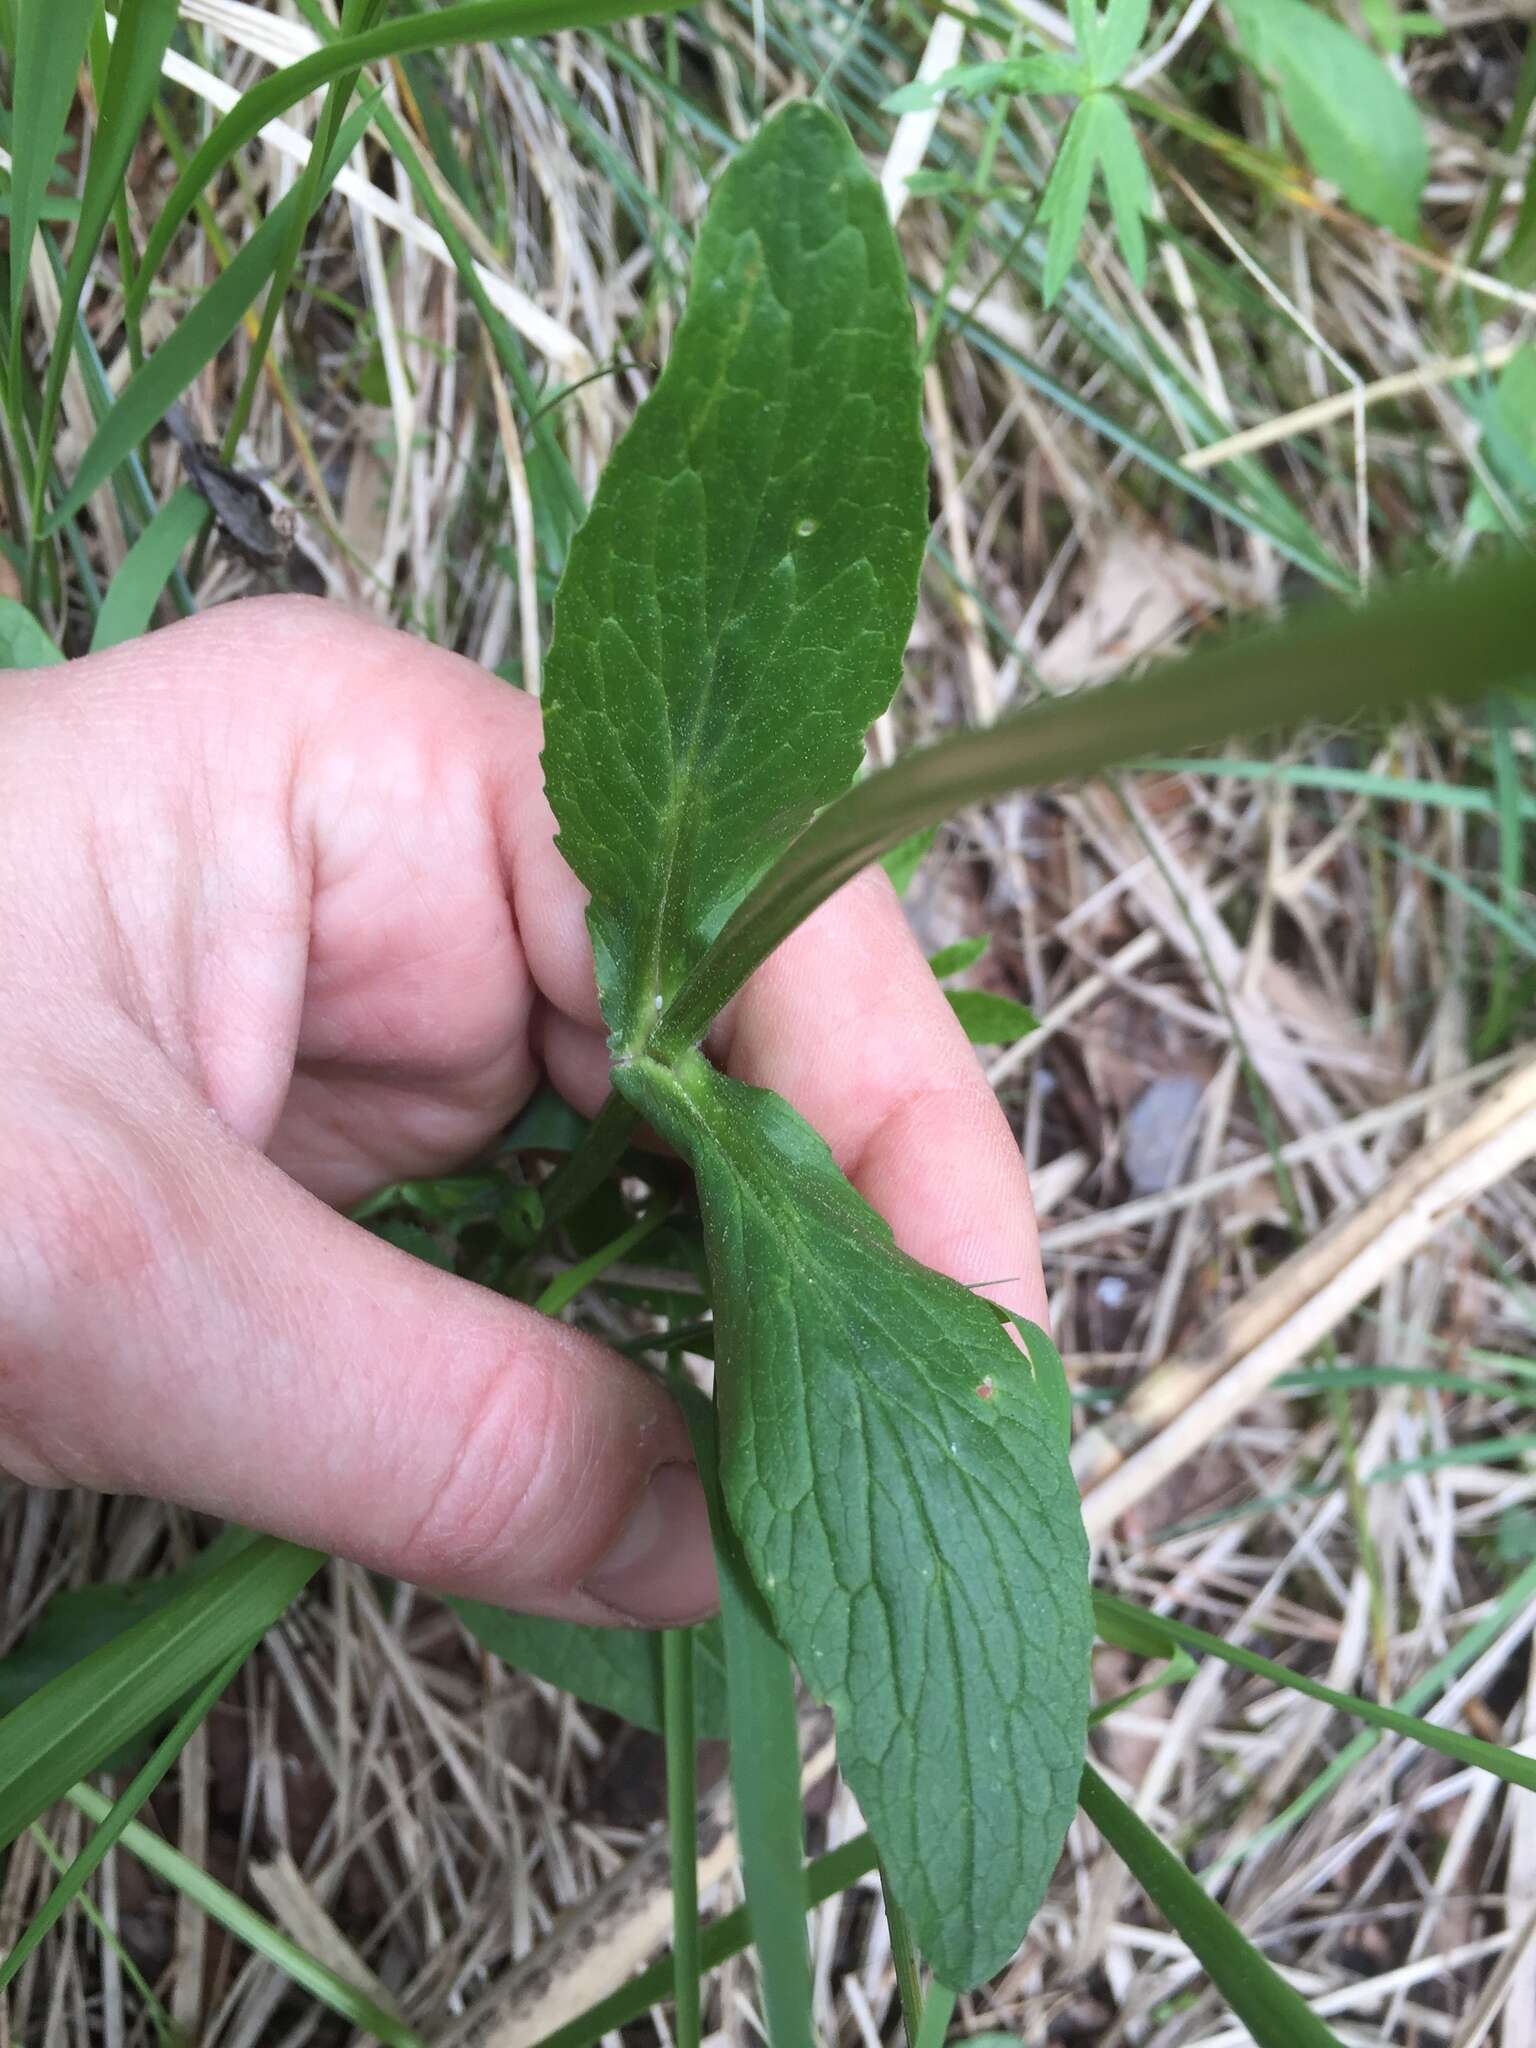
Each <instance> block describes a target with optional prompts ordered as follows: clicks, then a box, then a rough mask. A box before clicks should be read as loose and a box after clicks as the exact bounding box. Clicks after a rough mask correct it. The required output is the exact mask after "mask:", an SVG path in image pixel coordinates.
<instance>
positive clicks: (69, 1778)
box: [0, 1536, 324, 1848]
mask: <svg viewBox="0 0 1536 2048" xmlns="http://www.w3.org/2000/svg"><path fill="white" fill-rule="evenodd" d="M323 1561H324V1560H323V1559H322V1558H321V1556H320V1553H319V1552H318V1551H315V1550H300V1549H298V1548H297V1547H296V1546H295V1545H293V1544H291V1543H279V1542H278V1541H277V1539H276V1538H275V1537H271V1536H258V1537H255V1538H253V1539H252V1541H251V1542H250V1543H249V1544H247V1546H246V1547H245V1548H244V1549H243V1550H242V1551H240V1553H239V1554H238V1555H237V1556H236V1557H233V1558H231V1559H230V1561H229V1563H228V1564H226V1565H223V1566H221V1567H220V1568H219V1570H218V1571H216V1572H214V1573H212V1574H211V1575H210V1576H209V1577H208V1578H207V1579H205V1580H204V1581H203V1582H202V1583H201V1584H200V1585H198V1586H195V1587H193V1588H191V1589H190V1590H189V1591H187V1592H186V1593H183V1594H181V1595H180V1596H179V1597H178V1598H177V1599H175V1600H172V1601H169V1602H168V1603H167V1604H166V1605H165V1606H164V1607H162V1608H160V1609H159V1611H158V1612H157V1613H154V1614H151V1615H150V1616H149V1617H148V1618H147V1619H146V1620H144V1621H141V1622H139V1623H138V1624H137V1625H136V1626H135V1627H133V1628H130V1629H125V1630H124V1631H123V1633H122V1634H121V1635H120V1636H117V1637H116V1638H114V1640H113V1641H112V1642H110V1643H107V1644H104V1645H103V1647H102V1648H101V1649H99V1650H94V1651H92V1653H91V1654H90V1655H89V1656H88V1657H82V1658H81V1660H80V1662H79V1663H78V1664H76V1665H73V1666H72V1667H71V1668H70V1669H69V1670H68V1671H65V1672H61V1673H60V1675H59V1676H58V1677H57V1678H55V1679H52V1680H50V1681H49V1683H48V1684H47V1685H45V1686H42V1687H41V1688H40V1689H39V1690H38V1691H37V1692H35V1693H33V1695H32V1697H31V1698H30V1699H28V1700H25V1701H24V1702H23V1703H22V1705H20V1706H19V1707H16V1708H14V1709H13V1710H12V1712H10V1713H9V1714H7V1715H6V1716H5V1718H4V1719H3V1720H0V1848H5V1847H7V1846H8V1845H9V1844H10V1843H12V1842H14V1841H15V1839H16V1837H17V1836H18V1835H19V1834H20V1833H21V1831H22V1829H23V1828H24V1827H26V1826H27V1825H28V1824H29V1823H30V1822H32V1821H34V1820H36V1819H37V1817H38V1815H39V1814H40V1813H43V1812H45V1811H46V1810H47V1808H48V1807H50V1806H51V1805H52V1804H53V1802H54V1800H56V1799H58V1798H60V1797H62V1795H63V1794H64V1793H65V1792H67V1791H68V1790H69V1788H70V1786H72V1785H74V1784H75V1783H76V1782H77V1781H78V1780H79V1779H81V1778H83V1777H85V1776H86V1775H87V1773H89V1772H90V1771H93V1770H95V1769H96V1767H97V1766H98V1765H99V1764H100V1763H101V1761H102V1759H103V1758H104V1757H108V1756H111V1755H112V1753H113V1752H114V1750H116V1749H118V1748H120V1747H121V1746H122V1744H123V1743H125V1742H127V1741H128V1740H129V1738H130V1737H131V1736H134V1735H137V1734H138V1733H139V1731H140V1729H142V1728H147V1727H148V1726H149V1725H150V1723H151V1722H153V1721H157V1720H158V1719H159V1718H160V1716H161V1715H162V1714H164V1713H166V1712H167V1711H168V1710H169V1709H170V1708H172V1707H174V1706H175V1705H176V1703H177V1702H178V1701H179V1700H181V1699H182V1698H184V1697H185V1695H186V1693H187V1692H188V1691H189V1690H190V1689H191V1687H193V1686H194V1685H196V1684H197V1683H198V1681H199V1680H200V1679H202V1678H204V1677H206V1676H207V1674H208V1672H209V1671H211V1670H212V1669H213V1668H214V1666H215V1665H217V1664H220V1663H222V1662H223V1660H224V1659H225V1658H226V1657H229V1656H231V1655H233V1653H234V1652H235V1651H236V1650H237V1649H240V1648H242V1647H243V1646H244V1645H245V1644H248V1643H250V1642H251V1641H252V1640H253V1639H254V1638H255V1637H257V1636H259V1635H261V1634H262V1633H263V1632H264V1631H265V1630H266V1629H268V1628H270V1627H271V1625H272V1623H273V1622H274V1621H276V1619H277V1617H278V1616H279V1615H280V1614H281V1613H282V1612H283V1610H284V1609H285V1608H286V1607H287V1606H288V1604H289V1602H290V1601H292V1600H293V1599H294V1597H295V1596H296V1595H297V1594H298V1593H299V1592H300V1591H301V1589H302V1588H303V1587H304V1586H305V1585H306V1584H307V1583H308V1582H309V1580H310V1579H311V1578H313V1576H314V1574H315V1573H316V1572H317V1571H318V1570H319V1568H320V1566H321V1564H322V1563H323Z"/></svg>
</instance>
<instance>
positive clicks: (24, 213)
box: [10, 0, 101, 463]
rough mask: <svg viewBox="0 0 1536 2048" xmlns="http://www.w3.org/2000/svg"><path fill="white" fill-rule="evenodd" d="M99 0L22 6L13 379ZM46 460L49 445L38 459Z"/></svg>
mask: <svg viewBox="0 0 1536 2048" xmlns="http://www.w3.org/2000/svg"><path fill="white" fill-rule="evenodd" d="M100 6H101V0H55V4H54V5H51V6H43V5H41V4H40V0H34V4H32V5H29V6H24V7H23V8H22V10H21V22H20V26H19V28H18V30H17V35H16V70H15V78H14V87H15V100H14V107H15V119H14V121H13V124H12V129H11V246H10V267H11V309H10V310H11V381H12V385H13V387H14V386H15V385H16V384H17V383H19V379H20V370H21V363H22V336H21V309H22V305H23V303H24V301H25V299H26V292H27V269H28V263H29V260H30V258H31V255H32V241H33V237H34V236H35V235H36V233H37V223H38V220H39V218H40V216H41V213H42V205H43V194H44V192H45V191H46V190H47V187H48V179H49V176H50V175H51V173H52V171H53V162H54V158H55V157H56V156H57V155H58V152H59V145H60V144H61V142H63V140H64V132H65V131H64V124H65V122H66V120H67V119H68V117H69V109H70V106H71V103H72V102H73V100H74V97H75V80H76V79H77V78H78V76H79V73H80V66H81V65H82V64H83V63H84V62H85V46H86V42H87V39H88V38H89V36H90V32H91V23H92V22H93V21H94V20H95V19H96V15H97V13H98V11H99V9H100ZM40 459H41V460H42V461H43V462H45V463H46V460H47V451H46V450H44V451H43V452H42V455H41V458H40Z"/></svg>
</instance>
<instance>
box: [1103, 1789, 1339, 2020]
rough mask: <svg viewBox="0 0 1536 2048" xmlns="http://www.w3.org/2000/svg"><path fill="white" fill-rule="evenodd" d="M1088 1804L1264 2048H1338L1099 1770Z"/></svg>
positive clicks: (1116, 1848)
mask: <svg viewBox="0 0 1536 2048" xmlns="http://www.w3.org/2000/svg"><path fill="white" fill-rule="evenodd" d="M1082 1805H1083V1811H1084V1813H1086V1814H1087V1816H1088V1818H1089V1819H1090V1820H1091V1821H1092V1822H1093V1824H1094V1826H1095V1827H1096V1828H1097V1829H1098V1831H1099V1833H1100V1834H1101V1835H1102V1836H1103V1837H1104V1839H1105V1841H1106V1842H1108V1843H1109V1845H1110V1847H1111V1848H1112V1849H1113V1850H1114V1852H1115V1854H1116V1855H1117V1856H1118V1857H1119V1858H1120V1859H1121V1861H1122V1862H1123V1863H1125V1864H1126V1865H1127V1866H1128V1867H1129V1869H1130V1871H1131V1874H1132V1876H1133V1877H1135V1879H1136V1881H1137V1883H1138V1884H1140V1886H1141V1888H1142V1890H1143V1891H1144V1892H1145V1893H1146V1895H1147V1897H1148V1898H1149V1899H1150V1900H1151V1901H1152V1903H1153V1904H1154V1905H1155V1906H1156V1907H1157V1908H1158V1910H1159V1911H1160V1912H1161V1913H1162V1914H1163V1915H1164V1917H1165V1918H1166V1919H1167V1921H1168V1923H1169V1925H1170V1926H1171V1927H1173V1928H1174V1929H1175V1931H1176V1932H1177V1933H1178V1934H1179V1935H1180V1936H1181V1937H1182V1939H1183V1940H1184V1941H1185V1942H1186V1943H1187V1944H1188V1946H1189V1947H1190V1949H1191V1950H1192V1951H1193V1952H1194V1954H1195V1955H1196V1956H1197V1957H1198V1958H1199V1960H1200V1962H1201V1964H1202V1965H1203V1966H1204V1968H1205V1971H1206V1973H1207V1975H1208V1976H1209V1977H1210V1979H1211V1982H1212V1983H1213V1984H1214V1985H1215V1986H1216V1987H1217V1989H1218V1990H1219V1991H1220V1992H1221V1994H1222V1996H1223V1997H1224V1998H1225V1999H1226V2001H1227V2003H1228V2005H1230V2006H1231V2008H1232V2010H1233V2011H1234V2012H1235V2013H1236V2014H1237V2016H1238V2018H1239V2019H1240V2020H1241V2021H1242V2023H1243V2025H1244V2026H1245V2027H1246V2028H1247V2029H1248V2031H1249V2033H1251V2034H1252V2036H1253V2038H1254V2040H1255V2041H1256V2042H1257V2043H1258V2048H1339V2041H1338V2037H1337V2035H1335V2034H1332V2033H1330V2032H1329V2030H1328V2028H1327V2027H1325V2026H1324V2025H1323V2023H1322V2021H1321V2020H1320V2019H1319V2018H1318V2017H1317V2015H1316V2014H1315V2013H1314V2012H1313V2011H1312V2009H1311V2007H1310V2006H1309V2005H1308V2004H1307V2002H1306V2000H1305V1999H1304V1998H1302V1997H1301V1996H1300V1994H1299V1993H1298V1992H1296V1991H1293V1990H1292V1989H1291V1987H1290V1985H1289V1984H1287V1983H1286V1981H1285V1979H1284V1978H1283V1977H1282V1976H1281V1975H1280V1974H1279V1972H1278V1971H1277V1970H1276V1969H1275V1968H1274V1967H1273V1966H1272V1965H1271V1964H1270V1963H1269V1961H1268V1960H1267V1959H1266V1958H1265V1957H1264V1956H1263V1955H1261V1954H1260V1952H1259V1951H1258V1949H1256V1948H1255V1947H1254V1946H1253V1944H1252V1942H1250V1941H1249V1940H1248V1938H1247V1937H1246V1935H1244V1934H1243V1933H1242V1932H1241V1931H1240V1930H1239V1929H1238V1927H1237V1926H1236V1925H1235V1924H1234V1923H1233V1922H1232V1921H1231V1920H1229V1919H1228V1918H1227V1916H1226V1914H1225V1913H1224V1912H1223V1911H1222V1909H1221V1907H1220V1906H1218V1905H1217V1903H1216V1901H1215V1900H1214V1899H1213V1898H1212V1897H1211V1896H1210V1894H1209V1893H1208V1892H1207V1891H1205V1889H1204V1888H1203V1887H1202V1886H1201V1885H1200V1884H1199V1883H1198V1882H1197V1881H1196V1880H1195V1878H1194V1877H1192V1876H1191V1875H1190V1873H1189V1871H1188V1870H1186V1869H1185V1867H1184V1865H1183V1864H1182V1863H1181V1862H1180V1861H1179V1859H1178V1857H1177V1856H1175V1855H1174V1853H1173V1851H1172V1850H1171V1849H1170V1848H1168V1847H1167V1846H1166V1845H1165V1844H1164V1843H1163V1842H1161V1841H1159V1840H1158V1838H1157V1836H1156V1835H1155V1834H1153V1832H1152V1830H1151V1829H1150V1828H1149V1827H1148V1826H1147V1824H1146V1822H1145V1821H1144V1820H1143V1819H1142V1818H1141V1817H1140V1815H1139V1814H1137V1813H1135V1812H1133V1810H1132V1809H1131V1808H1130V1807H1129V1806H1127V1805H1126V1803H1125V1801H1124V1800H1123V1799H1122V1798H1121V1797H1120V1795H1119V1794H1118V1793H1117V1792H1115V1791H1113V1790H1112V1789H1111V1787H1110V1786H1109V1785H1107V1784H1106V1783H1105V1781H1104V1779H1103V1778H1101V1777H1100V1776H1099V1773H1098V1772H1097V1771H1096V1770H1095V1769H1094V1768H1093V1766H1092V1764H1089V1765H1088V1766H1087V1767H1086V1768H1085V1769H1084V1771H1083V1784H1082Z"/></svg>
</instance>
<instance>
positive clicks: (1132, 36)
mask: <svg viewBox="0 0 1536 2048" xmlns="http://www.w3.org/2000/svg"><path fill="white" fill-rule="evenodd" d="M1151 13H1152V0H1108V4H1107V5H1106V7H1105V8H1104V11H1103V13H1102V14H1101V13H1100V12H1099V8H1098V4H1097V0H1074V4H1073V8H1072V24H1073V34H1074V35H1075V37H1076V39H1077V45H1078V48H1079V49H1080V50H1081V51H1082V53H1083V55H1084V57H1085V58H1086V59H1087V61H1088V67H1089V69H1090V71H1091V72H1092V73H1093V82H1094V84H1095V85H1113V84H1114V83H1115V82H1116V80H1117V79H1118V78H1119V77H1120V76H1121V74H1122V73H1123V72H1124V71H1126V70H1127V69H1128V68H1129V66H1130V62H1131V59H1132V58H1133V57H1134V56H1135V55H1136V52H1137V51H1138V50H1139V49H1140V48H1141V41H1142V37H1143V36H1144V35H1145V34H1146V32H1147V22H1148V19H1149V18H1150V16H1151Z"/></svg>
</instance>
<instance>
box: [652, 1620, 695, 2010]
mask: <svg viewBox="0 0 1536 2048" xmlns="http://www.w3.org/2000/svg"><path fill="white" fill-rule="evenodd" d="M661 1662H662V1685H663V1688H664V1692H665V1699H666V1708H665V1714H664V1719H665V1723H666V1741H667V1833H668V1836H669V1838H670V1842H671V1848H672V1960H673V1970H672V2001H673V2006H674V2008H675V2011H674V2017H673V2022H672V2034H673V2039H674V2040H675V2041H676V2043H677V2048H699V2037H700V2031H701V2029H700V2022H699V1831H698V1789H699V1775H698V1751H697V1747H696V1745H695V1741H694V1728H693V1631H692V1629H687V1628H669V1629H668V1630H667V1632H666V1634H665V1635H664V1636H663V1637H662V1639H661Z"/></svg>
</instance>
